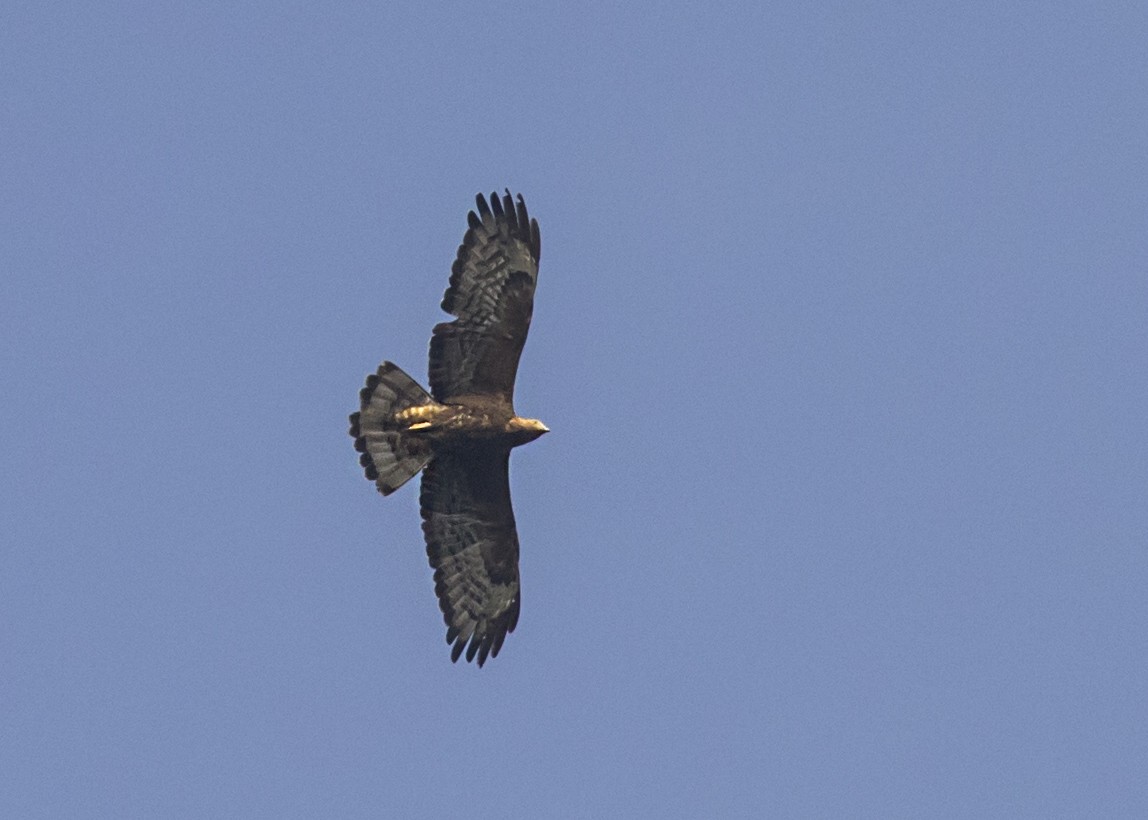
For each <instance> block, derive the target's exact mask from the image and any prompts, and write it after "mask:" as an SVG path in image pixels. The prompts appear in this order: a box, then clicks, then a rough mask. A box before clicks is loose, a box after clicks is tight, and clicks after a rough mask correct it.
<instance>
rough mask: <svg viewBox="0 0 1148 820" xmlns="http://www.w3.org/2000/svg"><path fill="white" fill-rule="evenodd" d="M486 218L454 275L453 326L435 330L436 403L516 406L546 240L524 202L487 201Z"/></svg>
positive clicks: (469, 237) (446, 298)
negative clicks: (470, 398) (487, 401)
mask: <svg viewBox="0 0 1148 820" xmlns="http://www.w3.org/2000/svg"><path fill="white" fill-rule="evenodd" d="M476 202H477V204H478V213H475V212H474V211H471V212H470V213H469V214H468V215H467V222H468V224H469V228H468V229H467V231H466V235H465V236H464V237H463V240H462V244H461V245H460V246H459V248H458V257H457V258H456V259H455V261H454V266H453V267H452V268H451V275H450V285H449V287H447V289H446V293H445V294H444V295H443V299H442V309H443V310H445V311H446V312H447V313H450V314H451V315H453V316H457V317H458V318H457V319H455V320H454V321H453V322H443V323H442V324H439V325H435V328H434V334H433V335H432V336H431V344H430V386H431V393H432V394H433V395H434V397H435V399H437V400H438V401H441V402H449V401H450V400H451V399H452V398H455V397H458V396H466V395H490V396H499V397H501V398H502V399H503V400H505V401H506V402H507V403H512V402H513V399H514V376H515V374H516V373H517V371H518V359H519V357H520V356H521V355H522V346H523V345H524V344H525V343H526V333H527V331H528V330H529V329H530V317H531V315H532V314H533V312H534V286H535V283H536V282H537V281H538V257H539V254H540V253H541V240H540V237H539V233H538V222H537V221H535V220H533V219H531V218H530V216H529V214H527V212H526V203H525V202H524V201H523V199H522V196H521V194H520V195H519V197H518V201H517V202H515V201H514V200H513V199H512V198H511V196H510V191H507V192H506V195H505V196H504V197H503V198H502V199H501V200H500V199H499V198H498V196H497V195H496V194H491V196H490V204H489V205H487V201H486V198H485V197H484V196H483V195H482V194H479V195H478V196H477V197H476Z"/></svg>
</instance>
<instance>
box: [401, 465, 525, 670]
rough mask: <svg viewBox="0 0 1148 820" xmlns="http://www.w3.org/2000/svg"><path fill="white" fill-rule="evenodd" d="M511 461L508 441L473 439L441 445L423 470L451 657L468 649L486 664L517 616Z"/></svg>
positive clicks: (431, 552)
mask: <svg viewBox="0 0 1148 820" xmlns="http://www.w3.org/2000/svg"><path fill="white" fill-rule="evenodd" d="M509 464H510V450H509V448H506V447H495V446H483V445H478V446H475V445H470V446H465V447H456V448H442V449H439V450H438V452H437V453H436V454H435V457H434V458H433V459H431V462H430V464H429V465H427V468H426V470H425V471H424V472H423V482H422V492H421V493H420V495H419V503H420V505H421V506H422V517H423V534H424V535H425V536H426V542H427V557H428V558H429V559H430V565H431V567H433V568H434V582H435V594H436V595H438V600H439V606H440V607H441V608H442V612H443V617H444V619H445V620H446V625H447V633H446V640H447V643H450V644H453V645H454V648H453V650H452V651H451V660H454V661H457V660H458V658H459V656H460V655H461V654H462V653H463V651H464V650H465V651H466V659H467V660H468V661H470V660H473V659H474V658H475V656H476V655H477V656H478V665H479V666H482V664H483V663H485V662H486V658H487V655H490V656H491V657H494V656H495V655H497V654H498V650H499V649H501V648H502V642H503V641H504V640H505V639H506V633H508V632H513V631H514V627H515V625H516V624H517V623H518V607H519V580H518V533H517V531H516V530H515V526H514V511H513V510H512V509H511V506H510V473H509ZM468 644H469V645H468Z"/></svg>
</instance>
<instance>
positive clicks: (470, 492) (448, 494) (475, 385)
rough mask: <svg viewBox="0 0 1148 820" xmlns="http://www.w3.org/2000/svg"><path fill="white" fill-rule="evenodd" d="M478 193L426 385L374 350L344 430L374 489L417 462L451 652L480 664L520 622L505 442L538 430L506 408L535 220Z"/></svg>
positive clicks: (530, 275)
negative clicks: (378, 361) (376, 361)
mask: <svg viewBox="0 0 1148 820" xmlns="http://www.w3.org/2000/svg"><path fill="white" fill-rule="evenodd" d="M476 202H477V205H478V212H477V213H475V212H474V211H471V212H470V213H469V214H468V215H467V223H468V226H469V227H468V228H467V231H466V235H465V236H464V237H463V240H462V245H460V246H459V249H458V256H457V258H456V259H455V262H454V266H453V267H452V268H451V276H450V285H449V287H447V289H446V293H445V294H444V295H443V300H442V309H443V310H445V311H446V312H447V313H450V314H452V315H453V316H456V317H457V318H456V319H455V320H454V321H453V322H443V323H442V324H438V325H435V328H434V332H433V334H432V335H431V341H430V393H429V394H428V393H427V392H426V391H425V390H423V389H422V388H421V387H419V385H418V384H417V383H416V382H415V380H414V379H412V378H411V377H410V376H408V375H407V374H406V373H404V372H403V371H402V370H400V369H399V368H398V367H396V366H395V365H393V364H391V363H390V362H383V363H382V365H380V366H379V369H378V372H377V373H375V374H374V375H371V376H368V377H367V386H366V387H364V388H363V389H362V391H360V393H359V398H360V409H359V412H357V413H352V414H351V431H350V432H351V435H352V436H353V437H354V439H355V449H356V450H358V451H359V452H360V453H361V454H362V455H361V456H360V457H359V461H360V463H361V464H362V465H363V469H364V470H365V472H366V474H367V478H369V479H370V480H372V481H374V482H375V484H376V486H377V487H378V489H379V492H381V493H382V494H383V495H390V494H391V493H393V492H394V491H395V490H397V489H398V488H399V487H401V486H402V485H403V484H404V483H406V481H407V480H409V479H410V478H412V477H413V476H414V475H415V474H416V473H418V472H419V470H423V481H422V491H421V492H420V494H419V504H420V506H421V507H422V518H423V534H424V536H425V537H426V545H427V557H428V558H429V559H430V565H431V567H432V568H433V569H434V582H435V594H436V595H438V600H439V606H440V607H441V608H442V612H443V617H444V619H445V620H446V626H447V633H446V640H447V643H450V644H452V645H453V646H452V649H451V660H452V661H457V660H458V658H459V656H461V655H462V654H463V652H464V651H465V653H466V659H467V660H468V661H471V660H474V659H475V658H476V657H477V659H478V665H479V666H482V665H483V663H485V662H486V659H487V656H490V657H494V656H496V655H498V651H499V650H500V649H501V648H502V642H503V641H504V640H505V639H506V634H507V633H508V632H513V631H514V627H515V625H516V624H517V623H518V609H519V603H520V592H519V578H518V533H517V530H516V529H515V525H514V511H513V509H512V508H511V506H510V476H509V463H510V450H511V448H512V447H517V446H518V445H520V444H525V443H527V442H528V441H533V440H534V439H536V438H538V437H539V436H541V435H542V434H543V433H546V432H548V431H547V428H546V427H545V425H543V424H542V423H541V422H540V421H537V420H535V419H525V418H519V417H518V416H517V415H515V412H514V377H515V374H516V373H517V371H518V360H519V357H520V356H521V355H522V346H523V345H524V344H525V343H526V333H527V331H528V330H529V329H530V317H531V314H532V313H533V310H534V286H535V283H536V282H537V280H538V257H539V254H540V252H541V243H540V239H539V233H538V222H537V221H535V220H533V219H531V218H530V217H529V215H528V214H527V212H526V203H525V202H524V201H523V199H522V196H521V195H519V196H518V200H517V202H515V200H514V199H512V198H511V196H510V191H507V192H506V195H505V196H504V197H502V198H501V199H500V198H499V197H498V195H497V194H491V196H490V204H489V205H488V204H487V200H486V198H485V197H483V196H482V194H479V195H478V196H477V197H476ZM424 468H425V469H424Z"/></svg>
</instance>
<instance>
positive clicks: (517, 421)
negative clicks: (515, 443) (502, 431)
mask: <svg viewBox="0 0 1148 820" xmlns="http://www.w3.org/2000/svg"><path fill="white" fill-rule="evenodd" d="M506 427H507V430H509V431H510V432H511V433H514V437H515V438H516V439H518V440H519V443H520V444H525V443H526V442H528V441H534V439H536V438H538V437H539V436H540V435H542V434H543V433H549V432H550V428H549V427H547V426H546V425H545V424H543V423H542V422H540V421H539V420H538V419H524V418H521V417H519V416H515V417H514V418H512V419H511V420H510V423H509V424H507V425H506Z"/></svg>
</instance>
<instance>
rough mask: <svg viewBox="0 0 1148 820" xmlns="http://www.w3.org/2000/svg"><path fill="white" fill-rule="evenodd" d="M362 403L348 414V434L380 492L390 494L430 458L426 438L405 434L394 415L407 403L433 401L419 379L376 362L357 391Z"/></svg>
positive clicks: (422, 403)
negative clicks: (375, 370) (371, 373)
mask: <svg viewBox="0 0 1148 820" xmlns="http://www.w3.org/2000/svg"><path fill="white" fill-rule="evenodd" d="M359 399H360V401H361V407H360V409H359V412H358V413H352V414H351V431H350V432H351V435H352V436H354V438H355V449H356V450H358V451H359V452H360V453H362V455H361V456H360V457H359V463H360V464H362V465H363V470H364V471H365V472H366V474H367V478H369V479H370V480H371V481H374V482H375V485H376V486H377V487H378V488H379V492H380V493H382V494H383V495H390V494H391V493H393V492H394V491H395V490H397V489H398V488H399V487H401V486H403V485H404V484H406V483H407V481H409V480H410V479H411V478H413V477H414V476H415V475H416V474H417V473H418V471H419V470H421V469H422V468H423V467H425V466H426V463H427V462H428V461H430V458H431V450H430V447H429V445H428V444H427V443H426V441H424V440H422V439H420V438H418V437H416V436H410V435H404V433H403V431H402V430H400V429H397V428H396V426H395V424H394V421H393V419H394V415H395V414H396V413H398V412H399V411H400V410H406V409H407V408H408V407H418V406H419V405H424V404H434V399H433V398H431V396H430V394H429V393H427V391H425V390H423V389H422V388H421V387H419V385H418V382H416V381H415V380H414V379H412V378H411V377H410V376H408V375H407V374H406V373H404V372H403V371H402V370H400V369H399V368H398V367H396V366H395V365H393V364H391V363H390V362H383V363H382V364H381V365H379V370H378V372H377V373H375V374H373V375H371V376H368V377H367V386H366V387H364V388H363V389H362V390H361V391H359Z"/></svg>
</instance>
